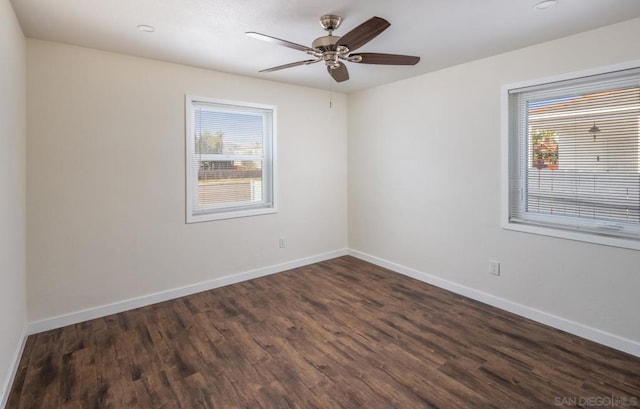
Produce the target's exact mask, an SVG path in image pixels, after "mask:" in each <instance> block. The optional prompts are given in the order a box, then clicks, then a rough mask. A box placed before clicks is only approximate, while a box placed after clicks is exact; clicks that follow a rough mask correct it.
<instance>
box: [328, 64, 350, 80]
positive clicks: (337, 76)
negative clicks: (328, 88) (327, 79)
mask: <svg viewBox="0 0 640 409" xmlns="http://www.w3.org/2000/svg"><path fill="white" fill-rule="evenodd" d="M327 71H329V75H331V76H332V77H333V79H334V80H336V82H342V81H346V80H348V79H349V70H347V66H346V65H344V64H340V65H339V66H338V67H337V68H331V67H329V66H328V65H327Z"/></svg>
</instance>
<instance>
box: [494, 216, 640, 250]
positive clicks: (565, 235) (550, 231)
mask: <svg viewBox="0 0 640 409" xmlns="http://www.w3.org/2000/svg"><path fill="white" fill-rule="evenodd" d="M502 228H503V229H505V230H513V231H519V232H522V233H531V234H538V235H542V236H548V237H555V238H559V239H566V240H574V241H582V242H586V243H592V244H600V245H604V246H612V247H620V248H624V249H630V250H640V240H634V239H626V238H620V237H612V236H605V235H599V234H595V233H589V232H575V231H568V230H562V229H556V228H553V227H543V226H532V225H528V224H522V223H514V222H509V221H506V222H503V223H502Z"/></svg>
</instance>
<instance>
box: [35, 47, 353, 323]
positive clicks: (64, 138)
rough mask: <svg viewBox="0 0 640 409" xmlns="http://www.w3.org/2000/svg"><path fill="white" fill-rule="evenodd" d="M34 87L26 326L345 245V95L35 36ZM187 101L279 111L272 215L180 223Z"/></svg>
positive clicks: (343, 247)
mask: <svg viewBox="0 0 640 409" xmlns="http://www.w3.org/2000/svg"><path fill="white" fill-rule="evenodd" d="M27 83H28V87H27V101H28V103H27V112H28V127H27V134H28V142H27V143H28V152H29V154H28V158H27V168H28V188H27V213H28V215H29V218H28V224H27V249H28V250H27V251H28V263H27V270H28V293H29V300H28V302H29V304H28V305H29V321H31V322H33V321H39V320H43V319H47V318H50V317H54V316H57V315H61V314H68V313H73V312H77V311H80V310H82V309H85V308H91V307H98V306H103V305H106V304H109V303H114V302H119V301H122V300H126V299H130V298H135V297H140V296H144V295H146V294H150V293H154V292H159V291H165V290H170V289H173V288H176V287H180V286H185V285H189V284H193V283H198V282H202V281H207V280H211V279H215V278H217V277H223V276H227V275H230V274H234V273H240V272H245V271H248V270H252V269H257V268H261V267H265V266H271V265H276V264H279V263H284V262H287V261H291V260H296V259H300V258H306V257H311V256H316V255H319V254H322V253H325V252H331V251H335V250H341V249H345V248H346V245H347V217H346V215H347V203H346V199H347V185H346V183H347V175H346V169H347V165H346V155H347V153H346V147H347V137H346V130H347V118H346V96H345V95H342V94H334V97H333V99H334V101H333V108H332V109H329V93H328V92H327V91H322V90H314V89H309V88H303V87H296V86H290V85H284V84H279V83H275V82H268V81H262V80H257V79H250V78H245V77H239V76H234V75H229V74H223V73H217V72H212V71H207V70H203V69H197V68H192V67H186V66H180V65H175V64H169V63H164V62H159V61H153V60H148V59H142V58H136V57H130V56H124V55H119V54H113V53H107V52H102V51H97V50H92V49H86V48H79V47H73V46H68V45H62V44H58V43H51V42H44V41H39V40H28V41H27ZM185 94H192V95H197V96H207V97H214V98H222V99H233V100H240V101H248V102H256V103H264V104H274V105H277V107H278V170H279V198H278V199H279V204H278V206H279V212H278V213H277V214H275V215H265V216H257V217H247V218H240V219H232V220H221V221H215V222H204V223H196V224H189V225H187V224H185V180H184V179H185V177H184V173H185V171H184V127H185V120H184V96H185ZM280 236H284V237H285V238H286V248H284V249H280V248H278V239H279V237H280Z"/></svg>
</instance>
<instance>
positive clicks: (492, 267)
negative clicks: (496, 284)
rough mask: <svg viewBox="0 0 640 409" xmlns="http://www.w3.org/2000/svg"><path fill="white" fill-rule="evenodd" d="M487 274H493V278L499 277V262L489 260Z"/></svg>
mask: <svg viewBox="0 0 640 409" xmlns="http://www.w3.org/2000/svg"><path fill="white" fill-rule="evenodd" d="M489 274H493V275H494V276H499V275H500V262H499V261H494V260H489Z"/></svg>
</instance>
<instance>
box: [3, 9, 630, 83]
mask: <svg viewBox="0 0 640 409" xmlns="http://www.w3.org/2000/svg"><path fill="white" fill-rule="evenodd" d="M537 1H539V0H394V1H388V0H324V1H311V0H55V1H52V0H12V4H13V7H14V9H15V11H16V14H17V16H18V19H19V21H20V23H21V25H22V28H23V30H24V33H25V35H26V36H27V37H30V38H38V39H45V40H51V41H58V42H63V43H69V44H75V45H80V46H86V47H92V48H97V49H101V50H108V51H115V52H120V53H124V54H130V55H138V56H143V57H148V58H154V59H159V60H164V61H171V62H176V63H180V64H187V65H193V66H198V67H204V68H210V69H213V70H217V71H224V72H230V73H236V74H241V75H247V76H252V77H258V78H264V79H271V80H275V81H281V82H287V83H292V84H299V85H306V86H311V87H317V88H328V87H329V82H330V81H329V78H330V77H329V75H328V74H327V72H326V68H325V67H323V66H322V64H315V65H310V66H300V67H295V68H290V69H286V70H282V71H278V72H272V73H258V71H259V70H261V69H264V68H269V67H272V66H276V65H281V64H286V63H289V62H294V61H300V60H306V59H308V58H309V56H308V55H306V54H305V53H303V52H300V51H296V50H292V49H289V48H285V47H281V46H277V45H274V44H271V43H267V42H263V41H260V40H257V39H255V38H251V37H248V36H246V35H244V33H245V32H246V31H257V32H260V33H263V34H267V35H271V36H274V37H278V38H282V39H285V40H288V41H291V42H295V43H298V44H302V45H308V46H310V45H311V42H312V41H313V39H315V38H316V37H320V36H322V35H325V34H326V33H325V32H324V31H323V30H322V28H321V27H320V25H319V24H318V19H319V17H320V16H321V15H323V14H338V15H341V16H343V18H344V20H343V23H342V26H341V27H340V28H339V29H338V30H337V31H336V32H335V35H343V34H345V33H346V32H347V31H349V30H350V29H352V28H353V27H355V26H357V25H358V24H360V23H362V22H364V21H365V20H367V19H369V18H370V17H372V16H379V17H383V18H385V19H387V20H388V21H389V22H390V23H391V27H389V28H388V29H387V30H386V31H385V32H383V33H382V34H380V35H379V36H378V37H376V38H375V39H374V40H372V41H371V42H370V43H368V44H366V45H365V46H363V47H362V48H360V49H359V50H358V51H361V52H383V53H396V54H409V55H418V56H420V57H422V60H421V61H420V63H419V64H418V65H416V66H412V67H406V66H404V67H395V66H382V65H380V66H377V65H364V64H353V63H348V68H349V71H350V74H351V79H350V80H349V81H346V82H343V83H340V84H337V83H333V89H334V90H336V91H342V92H352V91H357V90H361V89H364V88H368V87H372V86H375V85H380V84H384V83H389V82H392V81H396V80H399V79H402V78H407V77H411V76H415V75H419V74H422V73H426V72H429V71H434V70H437V69H441V68H444V67H447V66H451V65H454V64H459V63H462V62H466V61H471V60H475V59H478V58H482V57H487V56H491V55H495V54H499V53H502V52H505V51H509V50H513V49H517V48H521V47H524V46H528V45H532V44H536V43H540V42H544V41H548V40H551V39H555V38H559V37H564V36H567V35H570V34H574V33H578V32H581V31H586V30H589V29H593V28H597V27H601V26H605V25H609V24H613V23H616V22H620V21H623V20H627V19H631V18H635V17H638V16H640V0H558V4H557V5H556V6H555V7H552V8H549V9H547V10H537V9H534V7H533V5H534V4H535V3H536V2H537ZM139 24H148V25H152V26H154V27H155V28H156V31H155V32H154V33H144V32H141V31H139V30H138V29H137V28H136V27H137V26H138V25H139ZM629 41H636V39H629Z"/></svg>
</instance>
